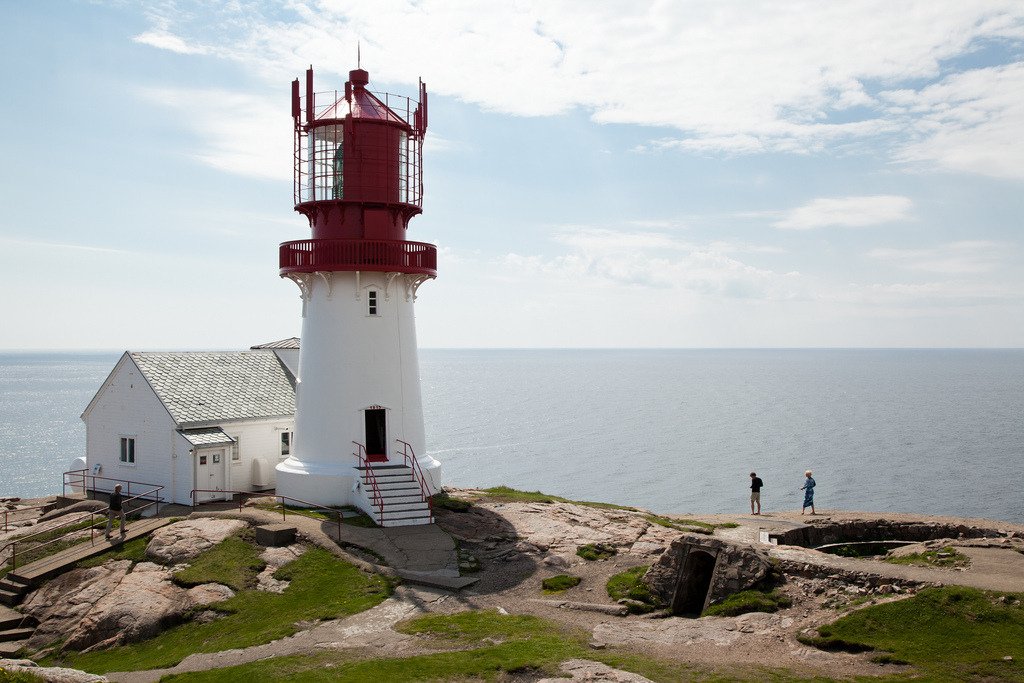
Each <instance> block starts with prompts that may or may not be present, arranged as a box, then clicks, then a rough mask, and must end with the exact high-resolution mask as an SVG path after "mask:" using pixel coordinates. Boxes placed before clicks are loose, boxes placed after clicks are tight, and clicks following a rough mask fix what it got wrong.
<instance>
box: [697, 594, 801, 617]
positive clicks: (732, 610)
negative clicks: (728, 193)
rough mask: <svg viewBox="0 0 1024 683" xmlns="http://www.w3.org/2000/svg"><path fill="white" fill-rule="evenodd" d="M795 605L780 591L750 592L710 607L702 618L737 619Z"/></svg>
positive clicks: (733, 595) (735, 595)
mask: <svg viewBox="0 0 1024 683" xmlns="http://www.w3.org/2000/svg"><path fill="white" fill-rule="evenodd" d="M792 604H793V601H792V600H790V599H789V598H788V597H786V596H785V595H782V594H781V593H779V592H778V591H771V592H770V593H766V592H764V591H758V590H749V591H740V592H739V593H733V594H732V595H730V596H729V597H727V598H726V599H725V600H723V601H722V602H719V603H715V604H714V605H709V606H708V608H707V609H705V610H704V613H703V614H702V615H701V616H705V617H709V616H720V617H735V616H737V615H740V614H746V613H748V612H778V611H779V609H781V608H783V607H789V606H791V605H792Z"/></svg>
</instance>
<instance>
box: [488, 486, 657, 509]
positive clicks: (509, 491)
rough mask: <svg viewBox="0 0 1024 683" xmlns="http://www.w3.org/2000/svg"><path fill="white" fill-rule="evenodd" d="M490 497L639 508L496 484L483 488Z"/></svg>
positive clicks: (509, 501) (530, 501) (603, 507)
mask: <svg viewBox="0 0 1024 683" xmlns="http://www.w3.org/2000/svg"><path fill="white" fill-rule="evenodd" d="M482 491H483V493H484V494H486V495H487V497H488V498H491V499H492V500H496V501H499V502H502V503H572V504H573V505H585V506H587V507H593V508H601V509H604V510H630V511H632V512H636V511H637V509H636V508H633V507H629V506H626V505H616V504H615V503H596V502H593V501H589V500H570V499H568V498H562V497H561V496H552V495H548V494H547V493H541V492H540V491H520V490H518V489H513V488H509V487H508V486H494V487H492V488H489V489H482Z"/></svg>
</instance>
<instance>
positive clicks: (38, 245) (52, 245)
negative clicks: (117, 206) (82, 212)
mask: <svg viewBox="0 0 1024 683" xmlns="http://www.w3.org/2000/svg"><path fill="white" fill-rule="evenodd" d="M0 244H8V245H12V246H17V247H27V248H30V249H42V250H45V251H50V250H53V249H59V250H61V251H74V252H86V253H93V254H114V255H122V254H131V253H132V252H130V251H128V250H126V249H114V248H111V247H97V246H93V245H91V244H72V243H69V242H41V241H37V240H26V239H19V238H14V237H0Z"/></svg>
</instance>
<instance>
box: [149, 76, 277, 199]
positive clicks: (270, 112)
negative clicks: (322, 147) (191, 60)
mask: <svg viewBox="0 0 1024 683" xmlns="http://www.w3.org/2000/svg"><path fill="white" fill-rule="evenodd" d="M141 95H142V96H143V97H145V98H147V99H149V100H151V101H153V102H157V103H159V104H162V105H164V106H166V107H170V108H172V109H175V110H177V111H178V112H180V113H181V115H182V117H183V120H184V121H185V122H186V124H187V125H188V126H190V127H191V128H192V130H193V132H194V133H195V134H196V135H197V137H198V139H199V144H198V145H197V147H196V149H195V151H194V152H193V156H194V157H195V158H196V159H197V160H198V161H201V162H203V163H205V164H208V165H210V166H212V167H214V168H217V169H220V170H222V171H227V172H230V173H236V174H239V175H245V176H252V177H257V178H270V179H288V178H291V168H290V167H289V166H288V165H287V164H282V163H281V160H282V159H288V158H289V157H291V155H292V139H291V128H290V127H289V126H288V125H287V124H286V125H281V111H280V107H279V106H274V104H275V103H272V102H268V101H267V100H265V99H262V98H259V97H256V96H251V95H243V94H240V93H236V92H230V91H226V90H219V89H190V88H146V89H143V90H141Z"/></svg>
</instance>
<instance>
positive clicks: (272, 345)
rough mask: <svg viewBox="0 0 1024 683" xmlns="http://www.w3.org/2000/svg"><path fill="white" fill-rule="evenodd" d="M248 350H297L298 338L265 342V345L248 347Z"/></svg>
mask: <svg viewBox="0 0 1024 683" xmlns="http://www.w3.org/2000/svg"><path fill="white" fill-rule="evenodd" d="M249 348H250V349H297V348H299V338H298V337H288V338H287V339H279V340H277V341H272V342H267V343H266V344H257V345H256V346H250V347H249Z"/></svg>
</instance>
